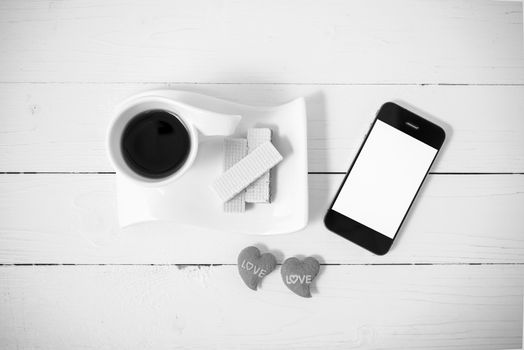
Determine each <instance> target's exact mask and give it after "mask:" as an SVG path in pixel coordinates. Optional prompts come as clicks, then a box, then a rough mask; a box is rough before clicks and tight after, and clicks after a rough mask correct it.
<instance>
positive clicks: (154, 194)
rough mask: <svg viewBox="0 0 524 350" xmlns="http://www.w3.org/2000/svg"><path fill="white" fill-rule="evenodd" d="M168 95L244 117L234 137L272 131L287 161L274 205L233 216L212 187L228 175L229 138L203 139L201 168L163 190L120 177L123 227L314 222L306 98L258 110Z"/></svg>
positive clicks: (226, 227)
mask: <svg viewBox="0 0 524 350" xmlns="http://www.w3.org/2000/svg"><path fill="white" fill-rule="evenodd" d="M148 94H151V95H156V96H163V97H167V98H170V99H174V100H177V101H179V102H182V103H185V104H188V105H192V106H195V107H198V108H201V109H206V110H210V111H214V112H219V113H225V114H238V115H241V116H242V120H241V121H240V124H239V126H238V128H237V130H236V132H235V135H233V136H232V137H246V130H247V129H248V128H252V127H268V128H270V129H271V130H272V132H273V136H272V142H273V144H274V145H275V147H276V148H277V149H278V151H279V152H280V153H281V154H282V155H283V157H284V160H283V161H282V162H281V163H280V164H279V165H277V166H276V168H274V169H273V170H272V171H271V186H272V187H271V193H272V202H271V203H270V204H263V203H258V204H250V203H248V204H247V207H246V212H245V213H236V214H227V213H224V211H223V209H222V203H221V202H220V201H219V199H218V197H217V196H216V194H215V193H214V192H213V191H212V190H211V188H210V184H211V183H212V181H213V180H214V179H215V178H217V177H218V176H219V175H220V174H222V172H223V171H224V165H223V160H224V154H223V138H221V137H202V138H201V140H200V144H199V149H198V155H197V158H196V160H195V163H194V164H193V166H192V167H191V169H189V171H188V172H187V173H185V174H184V175H182V177H181V178H179V179H178V180H175V181H174V182H172V183H170V184H168V185H166V186H163V187H150V186H140V185H138V184H136V183H132V182H130V181H128V180H127V179H126V178H124V177H123V176H121V175H119V174H117V175H116V177H117V202H118V215H119V222H120V225H121V226H128V225H131V224H135V223H139V222H144V221H151V220H169V221H174V222H177V223H179V224H180V225H183V226H187V225H189V226H197V227H201V228H207V229H210V230H217V231H227V232H242V233H246V234H266V235H270V234H279V233H288V232H293V231H298V230H301V229H302V228H304V227H305V226H306V225H307V222H308V184H307V122H306V108H305V103H304V99H303V98H299V99H296V100H293V101H291V102H289V103H286V104H284V105H281V106H276V107H253V106H246V105H241V104H237V103H233V102H230V101H225V100H221V99H217V98H214V97H209V96H205V95H201V94H196V93H192V92H186V91H175V90H159V91H151V92H150V93H148Z"/></svg>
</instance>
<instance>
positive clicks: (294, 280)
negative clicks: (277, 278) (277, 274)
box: [281, 257, 320, 298]
mask: <svg viewBox="0 0 524 350" xmlns="http://www.w3.org/2000/svg"><path fill="white" fill-rule="evenodd" d="M319 270H320V263H319V262H318V261H317V259H315V258H312V257H308V258H305V259H304V260H303V261H300V260H298V259H297V258H289V259H287V260H286V261H284V263H283V264H282V269H281V273H282V280H283V281H284V284H285V285H286V286H287V287H288V288H289V289H290V290H291V291H292V292H293V293H295V294H297V295H300V296H301V297H304V298H311V292H310V290H309V286H310V285H311V283H312V282H313V280H314V279H315V277H317V275H318V271H319Z"/></svg>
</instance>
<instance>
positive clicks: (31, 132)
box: [0, 84, 524, 172]
mask: <svg viewBox="0 0 524 350" xmlns="http://www.w3.org/2000/svg"><path fill="white" fill-rule="evenodd" d="M170 87H171V88H176V89H180V90H188V91H194V92H200V93H205V94H209V95H213V96H217V97H220V98H225V99H229V100H233V101H237V102H241V103H246V104H254V105H276V104H280V103H283V102H286V101H289V100H291V99H293V98H296V97H299V96H306V101H307V112H308V136H309V137H308V144H309V149H308V154H309V170H310V171H313V172H345V171H346V170H347V168H348V166H349V164H350V162H351V160H352V159H353V157H354V155H355V153H356V150H357V149H358V146H359V145H360V143H361V141H362V138H363V136H364V134H365V132H366V131H367V128H368V126H369V123H370V122H371V121H372V119H373V117H374V115H375V113H376V111H377V109H378V108H379V107H380V105H381V104H383V103H384V102H386V101H390V100H393V101H397V102H400V103H402V104H404V105H408V106H413V107H412V108H415V107H416V108H415V110H416V111H419V113H421V114H422V115H423V116H426V117H429V118H432V119H435V120H437V121H439V122H440V123H444V124H447V125H448V126H449V127H448V141H447V144H446V146H445V148H444V149H443V151H442V154H441V155H440V158H439V160H438V162H437V164H436V165H435V166H434V168H433V171H437V172H524V118H522V111H523V110H524V98H522V97H523V96H524V86H419V85H417V86H384V85H381V86H333V85H329V86H318V85H242V84H240V85H239V84H233V85H224V84H211V85H183V84H182V85H177V84H167V85H165V84H164V85H163V84H0V105H1V106H2V112H1V115H0V171H7V172H9V171H66V172H70V171H72V172H77V171H113V169H112V167H111V166H110V164H109V161H108V159H107V157H106V150H105V135H106V128H107V125H108V123H109V121H110V118H111V112H112V110H113V108H114V106H115V105H116V104H117V103H118V102H120V101H121V100H122V99H124V98H125V97H127V96H129V95H132V94H134V93H137V92H140V91H147V90H150V89H155V88H170Z"/></svg>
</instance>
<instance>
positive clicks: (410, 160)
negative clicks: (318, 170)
mask: <svg viewBox="0 0 524 350" xmlns="http://www.w3.org/2000/svg"><path fill="white" fill-rule="evenodd" d="M436 154H437V149H435V148H433V147H431V146H428V145H427V144H425V143H423V142H421V141H419V140H417V139H415V138H414V137H411V136H409V135H408V134H405V133H403V132H402V131H400V130H398V129H396V128H394V127H392V126H391V125H388V124H386V123H384V122H383V121H381V120H377V121H376V122H375V126H374V127H373V129H372V130H371V132H370V134H369V136H368V138H367V141H366V143H365V144H364V146H363V147H362V150H361V151H360V154H359V156H358V158H357V160H356V161H355V164H354V165H353V168H352V169H351V172H350V173H349V175H348V177H347V179H346V182H345V184H344V186H343V187H342V189H341V190H340V193H339V195H338V197H337V199H336V200H335V203H334V204H333V208H332V209H333V210H335V211H336V212H338V213H340V214H342V215H345V216H347V217H349V218H351V219H353V220H355V221H357V222H359V223H361V224H363V225H365V226H367V227H369V228H371V229H373V230H375V231H377V232H380V233H381V234H383V235H385V236H387V237H389V238H393V237H394V236H395V233H396V232H397V231H398V228H399V226H400V224H401V223H402V219H403V218H404V216H405V214H406V212H407V210H408V209H409V206H410V205H411V202H412V201H413V198H414V197H415V195H416V193H417V190H418V188H419V187H420V184H421V183H422V181H423V180H424V176H425V175H426V173H427V171H428V169H429V167H430V166H431V163H432V161H433V159H434V158H435V155H436Z"/></svg>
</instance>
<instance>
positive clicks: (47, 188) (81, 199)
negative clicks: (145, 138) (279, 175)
mask: <svg viewBox="0 0 524 350" xmlns="http://www.w3.org/2000/svg"><path fill="white" fill-rule="evenodd" d="M342 177H343V176H342V175H310V176H309V187H310V195H309V199H310V222H309V225H308V226H307V228H306V229H305V230H303V231H300V232H296V233H292V234H285V235H276V236H251V235H247V234H246V235H244V234H233V233H229V232H216V231H213V230H212V229H210V228H207V229H204V228H202V229H195V228H189V227H183V226H179V225H177V224H175V223H169V222H156V223H147V224H140V225H135V226H131V227H129V228H126V229H123V230H120V229H118V227H117V222H116V206H115V196H116V194H115V184H114V175H51V174H45V175H2V176H0V263H7V264H10V263H94V264H98V263H119V264H120V263H122V264H128V263H129V264H133V263H144V264H150V263H178V264H188V263H195V264H205V263H207V264H223V263H228V264H233V263H236V258H237V255H238V253H239V252H240V250H241V249H242V248H244V247H246V246H248V245H253V244H257V245H260V246H261V247H262V248H263V249H270V250H271V251H274V252H275V254H276V255H277V259H278V260H279V261H282V260H283V259H284V258H285V257H289V256H293V255H296V254H310V255H317V256H319V258H320V259H321V260H322V261H323V262H326V263H333V264H337V263H351V264H353V263H359V264H361V263H362V264H377V263H378V264H386V263H524V238H523V236H522V233H523V232H524V222H523V220H522V213H523V212H524V175H432V176H430V177H429V178H428V181H427V183H426V185H425V187H424V188H423V191H422V193H421V197H420V198H419V200H418V201H417V202H416V203H415V206H414V208H413V210H412V212H411V216H410V217H409V218H408V220H407V222H406V224H405V226H404V229H403V231H402V232H401V233H400V236H399V238H398V240H397V243H396V245H394V246H393V248H392V250H391V252H390V253H388V254H387V255H386V256H383V257H379V256H375V255H373V254H371V253H369V252H367V251H366V250H364V249H361V248H359V247H357V246H356V245H354V244H352V243H350V242H347V241H346V240H344V239H343V238H340V237H339V236H337V235H335V234H333V233H331V232H329V231H327V230H326V229H325V228H324V226H323V224H322V217H323V215H324V213H325V211H326V208H327V206H328V205H329V202H330V201H331V199H332V197H333V195H334V193H335V190H336V188H337V186H338V185H339V183H340V181H341V180H342ZM202 225H205V222H203V223H202Z"/></svg>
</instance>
